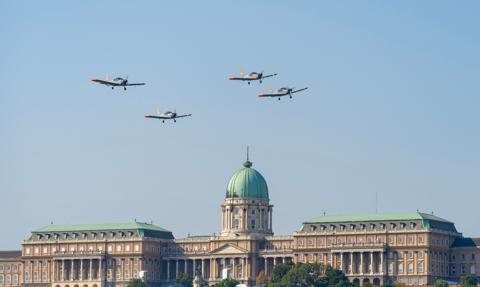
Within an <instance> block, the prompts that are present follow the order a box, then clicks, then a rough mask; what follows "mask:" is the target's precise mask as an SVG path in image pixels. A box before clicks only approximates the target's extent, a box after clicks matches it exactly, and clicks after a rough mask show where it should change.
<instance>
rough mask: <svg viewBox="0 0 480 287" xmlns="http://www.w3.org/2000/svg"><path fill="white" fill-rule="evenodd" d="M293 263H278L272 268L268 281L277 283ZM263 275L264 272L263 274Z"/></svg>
mask: <svg viewBox="0 0 480 287" xmlns="http://www.w3.org/2000/svg"><path fill="white" fill-rule="evenodd" d="M292 267H293V263H285V264H278V265H276V266H275V267H274V268H273V270H272V275H271V277H270V282H272V283H279V282H280V281H281V280H282V278H283V276H285V274H287V273H288V271H290V269H292ZM264 275H265V274H264Z"/></svg>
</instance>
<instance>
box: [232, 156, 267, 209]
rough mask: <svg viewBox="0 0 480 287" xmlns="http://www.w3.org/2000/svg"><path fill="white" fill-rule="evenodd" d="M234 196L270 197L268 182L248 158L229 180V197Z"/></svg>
mask: <svg viewBox="0 0 480 287" xmlns="http://www.w3.org/2000/svg"><path fill="white" fill-rule="evenodd" d="M232 197H238V198H266V199H268V187H267V182H266V181H265V179H264V178H263V176H262V175H261V174H260V173H259V172H258V171H256V170H255V169H253V168H252V163H251V162H250V161H248V160H247V161H246V162H245V163H244V164H243V168H241V169H240V170H239V171H237V172H236V173H235V174H234V175H233V176H232V178H230V181H229V182H228V185H227V198H232Z"/></svg>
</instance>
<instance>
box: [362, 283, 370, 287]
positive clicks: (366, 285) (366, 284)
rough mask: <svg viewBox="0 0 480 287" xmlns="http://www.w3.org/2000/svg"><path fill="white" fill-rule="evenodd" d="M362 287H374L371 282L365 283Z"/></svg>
mask: <svg viewBox="0 0 480 287" xmlns="http://www.w3.org/2000/svg"><path fill="white" fill-rule="evenodd" d="M362 287H373V284H372V283H370V282H365V283H363V284H362Z"/></svg>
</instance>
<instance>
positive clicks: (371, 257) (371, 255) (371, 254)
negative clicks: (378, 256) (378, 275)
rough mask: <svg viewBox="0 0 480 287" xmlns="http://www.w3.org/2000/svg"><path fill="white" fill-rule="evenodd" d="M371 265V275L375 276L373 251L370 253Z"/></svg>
mask: <svg viewBox="0 0 480 287" xmlns="http://www.w3.org/2000/svg"><path fill="white" fill-rule="evenodd" d="M369 263H370V275H372V274H373V267H374V265H373V251H370V262H369Z"/></svg>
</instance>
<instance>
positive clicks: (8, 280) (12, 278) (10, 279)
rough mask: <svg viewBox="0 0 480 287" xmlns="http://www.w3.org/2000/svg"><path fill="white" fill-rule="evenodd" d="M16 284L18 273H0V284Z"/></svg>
mask: <svg viewBox="0 0 480 287" xmlns="http://www.w3.org/2000/svg"><path fill="white" fill-rule="evenodd" d="M3 284H5V285H10V284H12V285H18V275H17V274H14V275H0V285H3Z"/></svg>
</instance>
